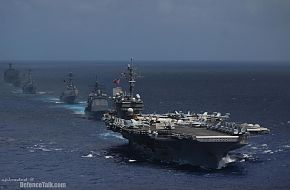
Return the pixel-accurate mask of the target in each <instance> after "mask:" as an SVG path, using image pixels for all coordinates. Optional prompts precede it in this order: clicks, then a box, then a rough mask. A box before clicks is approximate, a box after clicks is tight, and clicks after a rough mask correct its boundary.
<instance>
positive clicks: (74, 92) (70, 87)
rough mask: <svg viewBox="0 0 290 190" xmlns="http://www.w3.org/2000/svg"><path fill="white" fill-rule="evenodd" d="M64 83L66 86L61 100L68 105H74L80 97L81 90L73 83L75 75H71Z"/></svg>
mask: <svg viewBox="0 0 290 190" xmlns="http://www.w3.org/2000/svg"><path fill="white" fill-rule="evenodd" d="M64 82H65V83H66V86H65V89H64V91H63V92H62V93H61V95H60V100H61V101H63V102H65V103H68V104H74V103H75V101H76V98H77V97H78V95H79V90H78V89H77V87H76V86H75V84H74V82H73V74H72V73H69V75H68V78H67V79H66V80H64Z"/></svg>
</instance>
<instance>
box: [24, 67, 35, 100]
mask: <svg viewBox="0 0 290 190" xmlns="http://www.w3.org/2000/svg"><path fill="white" fill-rule="evenodd" d="M22 91H23V93H24V94H36V85H35V83H34V81H33V79H32V73H31V69H29V70H28V75H27V79H26V81H25V82H24V83H23V86H22Z"/></svg>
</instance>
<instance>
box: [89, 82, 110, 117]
mask: <svg viewBox="0 0 290 190" xmlns="http://www.w3.org/2000/svg"><path fill="white" fill-rule="evenodd" d="M108 111H109V103H108V96H107V94H106V93H105V92H104V91H103V90H102V89H101V86H100V84H99V82H98V80H97V77H96V82H95V85H94V88H93V90H92V91H91V92H90V93H89V96H88V100H87V106H86V108H85V113H86V114H87V116H88V117H89V118H93V119H97V120H100V119H101V118H102V117H103V115H104V114H105V113H107V112H108Z"/></svg>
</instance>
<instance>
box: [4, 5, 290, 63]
mask: <svg viewBox="0 0 290 190" xmlns="http://www.w3.org/2000/svg"><path fill="white" fill-rule="evenodd" d="M130 57H135V59H138V60H209V61H223V60H237V61H243V60H247V61H290V0H0V60H13V59H26V60H27V59H28V60H31V59H37V60H43V59H53V60H58V59H64V60H75V59H77V60H128V59H129V58H130Z"/></svg>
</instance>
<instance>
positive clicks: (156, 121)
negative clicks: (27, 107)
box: [104, 60, 268, 168]
mask: <svg viewBox="0 0 290 190" xmlns="http://www.w3.org/2000/svg"><path fill="white" fill-rule="evenodd" d="M136 76H137V75H136V73H135V72H134V67H133V64H132V60H131V63H130V64H129V65H128V72H127V73H125V77H126V79H127V80H128V83H129V93H128V94H127V93H125V92H119V93H116V95H115V96H114V97H113V100H114V106H115V108H114V111H113V112H110V113H107V114H105V115H104V121H105V124H106V126H107V129H109V130H112V131H114V132H118V133H121V134H122V136H123V137H124V138H126V139H128V140H129V145H130V147H131V148H132V149H133V150H139V151H140V150H141V151H142V153H146V154H148V155H150V156H151V157H152V158H153V159H155V160H160V161H164V162H169V163H170V162H173V163H178V164H190V165H194V166H202V167H206V168H221V167H223V166H224V165H225V163H226V158H227V156H228V153H229V151H232V150H235V149H238V148H241V147H243V146H245V145H247V142H248V138H249V134H250V131H248V129H252V128H253V126H255V129H256V130H259V128H261V127H260V126H259V125H251V124H246V123H244V124H239V123H235V122H230V121H228V120H229V114H226V115H221V114H220V113H217V112H216V113H213V114H208V113H207V112H205V113H203V114H195V113H187V114H184V113H181V112H174V113H168V114H142V113H141V112H142V110H143V101H142V100H141V97H140V95H139V94H137V95H134V94H133V92H134V91H133V90H134V86H135V83H136ZM263 129H265V130H266V131H268V129H266V128H263ZM261 130H262V128H261Z"/></svg>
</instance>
